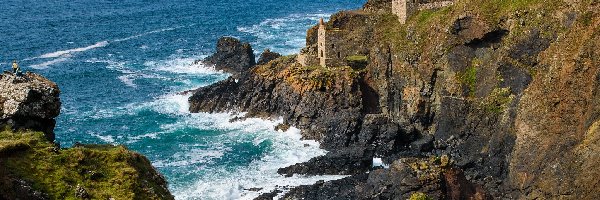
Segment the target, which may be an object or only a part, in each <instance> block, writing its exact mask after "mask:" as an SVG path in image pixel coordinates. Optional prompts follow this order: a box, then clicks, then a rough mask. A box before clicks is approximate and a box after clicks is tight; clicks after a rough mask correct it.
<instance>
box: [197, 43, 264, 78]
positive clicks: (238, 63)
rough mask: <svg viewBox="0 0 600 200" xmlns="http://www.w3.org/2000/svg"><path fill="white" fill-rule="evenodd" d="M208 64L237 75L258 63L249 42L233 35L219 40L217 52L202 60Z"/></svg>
mask: <svg viewBox="0 0 600 200" xmlns="http://www.w3.org/2000/svg"><path fill="white" fill-rule="evenodd" d="M196 62H203V63H204V64H206V65H209V66H214V67H215V69H217V70H223V71H225V72H228V73H231V74H233V75H234V76H235V77H238V76H240V75H241V74H240V73H243V72H247V71H248V69H249V68H250V67H252V66H254V65H255V64H256V60H255V58H254V52H253V50H252V47H251V46H250V44H248V43H242V42H240V40H238V39H236V38H232V37H222V38H221V39H219V41H218V42H217V49H216V53H214V54H213V55H211V56H209V57H207V58H205V59H204V60H202V61H196Z"/></svg>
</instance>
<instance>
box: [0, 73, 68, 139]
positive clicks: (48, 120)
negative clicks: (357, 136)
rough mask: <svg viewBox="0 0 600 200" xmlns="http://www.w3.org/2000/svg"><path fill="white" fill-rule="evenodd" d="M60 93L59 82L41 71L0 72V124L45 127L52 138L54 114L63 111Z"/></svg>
mask: <svg viewBox="0 0 600 200" xmlns="http://www.w3.org/2000/svg"><path fill="white" fill-rule="evenodd" d="M59 94H60V90H59V89H58V86H57V85H56V84H55V83H54V82H52V81H50V80H48V79H46V78H44V77H42V76H40V75H37V74H34V73H31V72H27V73H26V74H24V75H23V76H22V77H18V76H15V75H14V74H12V73H8V72H5V73H3V74H0V124H2V125H8V126H11V127H12V128H13V129H32V130H36V131H42V132H44V133H45V134H46V137H47V138H48V139H49V140H51V141H53V140H54V126H55V123H56V122H55V120H54V118H55V117H56V116H58V114H59V113H60V105H61V103H60V98H59Z"/></svg>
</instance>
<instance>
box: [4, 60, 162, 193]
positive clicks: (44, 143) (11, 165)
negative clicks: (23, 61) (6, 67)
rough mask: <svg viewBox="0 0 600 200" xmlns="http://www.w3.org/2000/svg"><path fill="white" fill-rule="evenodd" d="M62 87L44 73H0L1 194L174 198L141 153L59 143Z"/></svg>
mask: <svg viewBox="0 0 600 200" xmlns="http://www.w3.org/2000/svg"><path fill="white" fill-rule="evenodd" d="M59 93H60V90H59V88H58V86H57V85H56V84H55V83H53V82H52V81H50V80H48V79H46V78H44V77H42V76H40V75H38V74H34V73H29V72H28V73H26V74H24V75H23V76H15V75H14V74H12V73H4V74H1V75H0V114H1V115H0V117H1V118H0V127H1V128H2V129H1V130H0V199H173V196H172V195H171V194H170V192H169V190H168V188H167V182H166V181H165V179H164V177H163V176H162V175H160V174H159V173H158V172H157V171H156V169H154V167H152V165H151V163H150V161H149V160H148V159H147V158H146V157H144V156H143V155H141V154H139V153H135V152H132V151H129V150H128V149H127V148H125V147H124V146H112V145H82V144H76V145H75V146H74V147H72V148H60V145H58V143H54V133H53V129H54V125H55V120H54V118H55V117H56V116H58V114H59V112H60V98H59Z"/></svg>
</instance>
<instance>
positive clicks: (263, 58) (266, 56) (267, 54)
mask: <svg viewBox="0 0 600 200" xmlns="http://www.w3.org/2000/svg"><path fill="white" fill-rule="evenodd" d="M279 57H281V54H279V53H277V52H272V51H271V50H270V49H266V50H265V51H263V52H262V53H261V54H260V58H258V62H257V63H256V64H258V65H264V64H267V63H269V62H271V61H272V60H275V59H277V58H279Z"/></svg>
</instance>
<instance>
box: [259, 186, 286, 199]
mask: <svg viewBox="0 0 600 200" xmlns="http://www.w3.org/2000/svg"><path fill="white" fill-rule="evenodd" d="M282 192H283V191H281V190H278V189H275V190H273V191H271V192H267V193H262V194H260V195H259V196H258V197H256V198H254V200H273V199H275V197H277V195H278V194H279V193H282Z"/></svg>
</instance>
